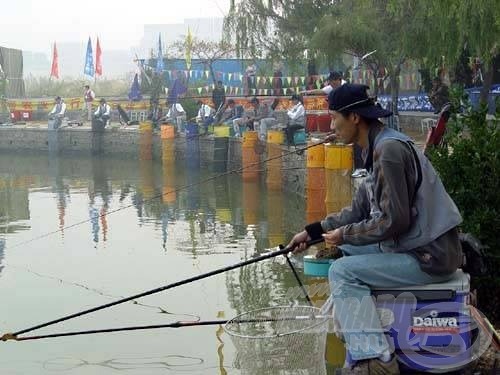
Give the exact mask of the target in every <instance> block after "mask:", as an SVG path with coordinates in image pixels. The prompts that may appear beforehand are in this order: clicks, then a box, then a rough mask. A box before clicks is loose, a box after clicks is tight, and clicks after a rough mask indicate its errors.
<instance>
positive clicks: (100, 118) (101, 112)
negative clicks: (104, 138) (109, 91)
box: [92, 98, 111, 130]
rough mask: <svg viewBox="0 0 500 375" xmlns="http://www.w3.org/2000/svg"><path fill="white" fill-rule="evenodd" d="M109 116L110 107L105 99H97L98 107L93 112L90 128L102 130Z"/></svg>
mask: <svg viewBox="0 0 500 375" xmlns="http://www.w3.org/2000/svg"><path fill="white" fill-rule="evenodd" d="M110 118H111V107H110V106H109V104H108V103H106V99H104V98H102V99H101V100H100V101H99V107H97V109H96V111H95V112H94V119H93V120H92V130H104V127H105V126H106V125H107V124H108V121H109V119H110Z"/></svg>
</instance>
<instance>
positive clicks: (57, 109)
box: [49, 96, 66, 129]
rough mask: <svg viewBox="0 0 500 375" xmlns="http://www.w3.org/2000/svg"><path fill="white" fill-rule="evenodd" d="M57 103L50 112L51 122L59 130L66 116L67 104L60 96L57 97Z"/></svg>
mask: <svg viewBox="0 0 500 375" xmlns="http://www.w3.org/2000/svg"><path fill="white" fill-rule="evenodd" d="M55 101H56V103H55V105H54V108H52V111H50V112H49V120H52V121H54V125H53V127H54V129H57V128H58V127H59V126H60V125H61V123H62V119H63V118H64V115H65V114H66V103H64V101H63V100H62V99H61V97H60V96H58V97H56V99H55Z"/></svg>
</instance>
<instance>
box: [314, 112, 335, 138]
mask: <svg viewBox="0 0 500 375" xmlns="http://www.w3.org/2000/svg"><path fill="white" fill-rule="evenodd" d="M331 123H332V116H331V115H329V114H328V113H324V114H321V115H318V117H317V127H318V131H320V132H322V133H328V132H330V130H331V129H330V125H331Z"/></svg>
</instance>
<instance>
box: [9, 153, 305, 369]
mask: <svg viewBox="0 0 500 375" xmlns="http://www.w3.org/2000/svg"><path fill="white" fill-rule="evenodd" d="M213 174H214V172H210V171H208V170H207V168H196V167H192V166H189V167H188V166H186V164H185V163H183V162H177V163H176V164H175V165H165V166H163V165H162V164H161V163H157V162H151V161H132V160H130V161H128V160H117V159H99V158H91V157H88V158H85V157H83V158H82V157H80V158H75V157H59V158H57V159H49V158H48V157H47V156H46V155H39V156H23V155H18V156H12V155H5V154H4V155H0V295H1V296H2V301H1V302H0V332H1V333H4V332H12V331H16V330H20V329H23V328H27V327H30V326H32V325H35V324H37V323H41V322H45V321H48V320H52V319H55V318H58V317H61V316H63V315H66V314H70V313H74V312H77V311H79V310H83V309H87V308H90V307H93V306H95V305H99V304H103V303H107V302H110V301H113V300H116V299H118V298H120V297H122V296H128V295H131V294H135V293H139V292H142V291H144V290H147V289H151V288H155V287H158V286H161V285H164V284H168V283H170V282H174V281H177V280H180V279H183V278H187V277H190V276H193V275H196V274H200V273H203V272H207V271H210V270H213V269H215V268H218V267H221V266H226V265H229V264H232V263H236V262H239V261H241V260H244V259H248V258H250V257H251V256H253V255H255V254H258V253H260V252H263V251H265V250H266V249H268V248H270V247H273V246H276V245H278V244H279V243H282V242H285V241H286V240H287V239H289V238H290V236H291V235H292V233H294V232H295V231H296V230H298V229H300V228H301V227H303V225H304V223H305V220H306V217H305V202H304V200H303V199H301V198H299V197H296V196H293V195H290V194H285V193H283V192H281V191H276V190H268V189H267V188H266V183H265V181H254V182H243V181H242V179H241V176H238V175H231V176H229V177H223V178H219V179H216V180H214V181H211V182H209V183H204V184H202V185H199V186H195V187H193V188H190V189H186V190H182V191H178V192H176V193H175V194H169V195H165V196H164V197H163V198H156V199H155V198H154V197H155V196H158V195H161V194H162V193H165V192H168V191H171V190H172V189H175V188H178V187H181V186H184V185H186V184H192V183H196V182H198V181H199V180H200V179H203V178H206V177H209V176H211V175H213ZM120 208H122V210H119V211H117V212H113V211H115V210H117V209H120ZM104 213H108V215H106V216H104V217H101V214H104ZM82 221H85V222H84V223H81V224H78V225H75V226H74V227H70V228H68V226H71V225H72V224H76V223H79V222H82ZM51 232H56V233H53V234H51V235H48V236H45V237H41V238H37V237H40V236H43V235H45V234H47V233H51ZM31 239H34V240H33V241H31V242H28V243H25V244H22V245H19V244H21V243H23V242H25V241H28V240H31ZM295 285H296V284H295V281H294V279H293V276H292V274H291V272H290V270H289V269H288V268H287V267H286V266H283V265H280V264H278V263H276V262H270V261H266V262H260V263H258V264H256V265H251V266H248V267H246V268H243V269H237V270H234V271H230V272H227V273H225V274H221V275H217V276H214V277H211V278H208V279H205V280H202V281H198V282H196V283H192V284H189V285H186V286H182V287H178V288H175V289H172V290H169V291H166V292H163V293H160V294H156V295H153V296H149V297H146V298H143V299H140V300H139V301H137V302H138V303H126V304H123V305H119V306H116V307H113V308H110V309H106V310H103V311H100V312H97V313H93V314H90V315H87V316H84V317H80V318H77V319H73V320H70V321H67V322H64V323H61V324H58V325H54V326H51V327H47V328H45V329H42V330H39V331H36V332H33V334H42V333H53V332H61V331H69V330H82V329H98V328H109V327H116V326H127V325H145V324H162V323H169V322H175V321H178V320H192V319H198V317H199V318H201V319H202V320H208V319H217V318H232V317H234V316H236V315H237V314H239V313H241V312H245V311H249V310H252V309H255V308H260V307H267V306H272V305H282V304H290V303H293V302H295V301H291V300H290V299H289V298H288V297H286V296H285V293H286V290H287V288H289V287H294V286H295ZM298 302H299V303H303V302H304V301H301V300H298ZM0 346H1V348H0V373H1V374H54V373H71V374H110V373H113V372H117V373H118V372H120V371H121V372H123V373H127V374H166V373H172V374H226V373H229V374H233V373H239V371H238V370H237V369H235V368H234V365H233V363H234V358H235V349H234V346H233V345H232V343H231V340H230V338H229V337H228V336H227V335H226V334H225V333H223V330H222V328H221V327H220V326H208V327H192V328H178V329H164V330H155V331H137V332H127V333H112V334H101V335H92V336H80V337H68V338H56V339H48V340H38V341H27V342H7V343H0Z"/></svg>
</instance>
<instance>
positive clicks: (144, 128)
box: [139, 121, 153, 133]
mask: <svg viewBox="0 0 500 375" xmlns="http://www.w3.org/2000/svg"><path fill="white" fill-rule="evenodd" d="M152 131H153V123H152V122H151V121H143V122H140V123H139V133H144V132H152Z"/></svg>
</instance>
